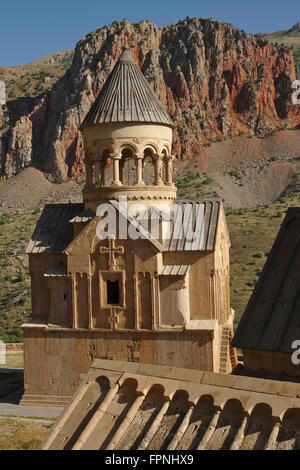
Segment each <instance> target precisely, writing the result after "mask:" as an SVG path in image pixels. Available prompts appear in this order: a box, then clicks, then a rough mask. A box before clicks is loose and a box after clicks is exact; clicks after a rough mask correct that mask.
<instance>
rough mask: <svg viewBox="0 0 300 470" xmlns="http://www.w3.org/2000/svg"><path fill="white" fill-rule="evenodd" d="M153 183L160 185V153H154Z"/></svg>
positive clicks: (161, 183) (161, 182)
mask: <svg viewBox="0 0 300 470" xmlns="http://www.w3.org/2000/svg"><path fill="white" fill-rule="evenodd" d="M153 158H154V185H155V186H162V185H163V184H164V183H163V180H162V155H155V156H154V157H153Z"/></svg>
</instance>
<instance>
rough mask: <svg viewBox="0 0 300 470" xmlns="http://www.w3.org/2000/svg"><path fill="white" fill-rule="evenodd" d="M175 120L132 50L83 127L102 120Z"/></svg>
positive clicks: (125, 51) (124, 55)
mask: <svg viewBox="0 0 300 470" xmlns="http://www.w3.org/2000/svg"><path fill="white" fill-rule="evenodd" d="M111 122H142V123H153V124H165V125H167V126H171V127H174V123H173V121H172V119H171V118H170V116H169V115H168V113H167V112H166V111H165V109H164V108H163V105H162V104H161V103H160V101H159V100H158V98H157V96H156V95H155V93H154V92H153V91H152V89H151V87H150V85H149V83H148V82H147V80H146V78H145V77H144V75H143V74H142V72H141V71H140V70H139V68H138V67H137V65H136V63H135V61H134V60H133V58H132V56H131V54H130V52H129V50H124V52H123V54H122V55H121V57H120V58H119V60H118V61H117V63H116V65H115V67H114V69H113V71H112V72H111V74H110V75H109V77H108V79H107V80H106V82H105V84H104V86H103V88H102V90H101V91H100V93H99V95H98V97H97V98H96V100H95V102H94V104H93V105H92V107H91V109H90V111H89V112H88V114H87V116H86V117H85V119H84V121H83V123H82V125H81V129H83V128H84V127H87V126H92V125H95V124H101V123H111Z"/></svg>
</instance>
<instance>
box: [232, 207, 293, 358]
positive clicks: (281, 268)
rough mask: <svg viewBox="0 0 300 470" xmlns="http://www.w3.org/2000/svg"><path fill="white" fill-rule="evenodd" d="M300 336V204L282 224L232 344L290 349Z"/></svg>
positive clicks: (281, 350) (270, 348) (246, 346)
mask: <svg viewBox="0 0 300 470" xmlns="http://www.w3.org/2000/svg"><path fill="white" fill-rule="evenodd" d="M297 339H300V208H299V207H298V208H297V207H293V208H290V209H289V210H288V212H287V215H286V217H285V219H284V221H283V224H282V226H281V228H280V231H279V233H278V236H277V238H276V240H275V243H274V245H273V247H272V250H271V252H270V254H269V256H268V259H267V261H266V264H265V266H264V269H263V271H262V274H261V276H260V279H259V281H258V282H257V284H256V287H255V290H254V292H253V294H252V296H251V298H250V301H249V303H248V305H247V307H246V310H245V312H244V315H243V317H242V319H241V321H240V323H239V326H238V328H237V331H236V334H235V336H234V339H233V344H234V346H236V347H240V348H247V349H248V348H249V349H259V350H264V351H280V352H287V353H291V352H292V349H291V345H292V343H293V341H294V340H297Z"/></svg>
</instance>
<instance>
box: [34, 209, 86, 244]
mask: <svg viewBox="0 0 300 470" xmlns="http://www.w3.org/2000/svg"><path fill="white" fill-rule="evenodd" d="M83 208H84V205H83V204H47V205H46V206H45V208H44V210H43V212H42V215H41V217H40V219H39V221H38V223H37V225H36V227H35V230H34V232H33V235H32V237H31V240H30V242H29V244H28V247H27V250H26V252H27V253H44V252H58V253H61V252H63V251H64V250H65V248H66V247H67V246H68V245H69V243H70V242H71V240H72V237H73V226H72V224H71V223H70V221H71V219H73V218H74V217H76V216H77V215H79V214H80V213H81V212H82V211H83Z"/></svg>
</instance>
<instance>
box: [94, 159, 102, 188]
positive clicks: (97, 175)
mask: <svg viewBox="0 0 300 470" xmlns="http://www.w3.org/2000/svg"><path fill="white" fill-rule="evenodd" d="M100 168H101V162H100V160H96V162H95V184H96V186H97V187H99V186H100Z"/></svg>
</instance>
